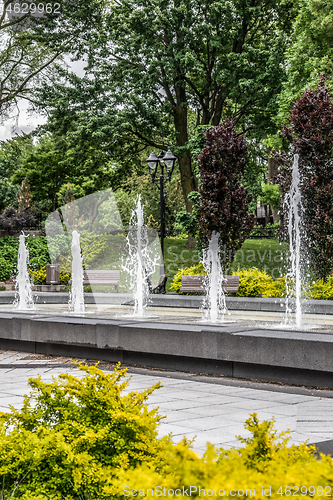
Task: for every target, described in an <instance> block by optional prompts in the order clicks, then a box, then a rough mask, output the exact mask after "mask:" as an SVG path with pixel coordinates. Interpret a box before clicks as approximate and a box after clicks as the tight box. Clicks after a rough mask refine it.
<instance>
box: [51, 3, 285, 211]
mask: <svg viewBox="0 0 333 500" xmlns="http://www.w3.org/2000/svg"><path fill="white" fill-rule="evenodd" d="M291 7H292V3H291V2H288V1H287V2H286V1H280V0H237V1H234V2H229V1H227V0H222V1H220V2H216V1H215V0H204V1H203V2H197V1H194V0H176V1H175V2H167V1H165V0H152V1H151V2H149V3H147V2H146V1H145V0H123V1H119V2H118V1H116V2H112V3H111V4H110V6H109V12H108V13H107V14H106V15H105V17H104V18H103V22H102V24H101V25H100V26H99V28H98V29H96V31H95V32H94V34H92V35H91V40H93V42H92V43H90V47H89V57H88V65H87V72H86V76H85V77H84V78H82V79H79V78H78V77H76V76H75V75H68V80H69V86H68V87H67V92H66V93H65V92H64V87H63V85H62V84H61V85H59V86H58V89H57V92H55V88H54V86H52V87H50V88H49V89H47V88H46V89H44V92H43V93H42V95H41V103H42V106H43V108H44V107H46V109H47V110H48V111H49V113H50V114H51V123H50V126H51V128H50V130H52V131H54V130H55V129H57V128H58V129H59V128H62V129H63V127H64V123H65V124H67V126H68V128H67V130H65V131H64V133H67V132H68V131H71V127H72V125H73V123H74V122H75V130H74V134H73V137H77V136H78V135H84V136H91V137H92V138H93V139H95V140H97V141H101V142H103V141H104V142H107V143H108V144H109V148H110V151H111V154H112V155H113V158H119V157H121V158H123V155H124V154H127V155H130V154H131V151H134V154H137V152H138V151H140V150H142V149H144V148H146V147H150V148H157V149H164V150H165V148H166V147H167V146H168V145H172V146H174V147H175V148H174V151H175V153H176V154H177V155H178V158H179V167H180V175H181V183H182V191H183V196H184V201H185V204H186V207H187V210H189V211H190V210H191V205H192V204H191V202H190V201H189V200H188V194H189V193H190V192H191V191H193V190H195V189H196V188H197V181H196V178H195V175H194V172H193V169H192V165H191V157H190V151H189V148H188V140H189V136H190V124H189V116H190V114H191V113H195V114H196V124H197V125H208V124H211V125H213V126H216V125H218V124H220V123H221V120H223V119H224V118H225V117H226V116H231V115H232V116H233V117H234V120H235V121H236V122H237V123H238V124H240V125H242V127H243V128H244V130H254V129H255V130H256V132H257V134H259V135H260V136H261V137H262V136H263V135H264V129H265V130H266V129H267V128H268V129H269V128H270V127H272V126H273V125H272V122H271V115H272V113H273V111H274V112H275V107H276V96H277V94H278V93H279V92H280V89H281V81H282V80H283V75H284V71H283V66H282V64H283V58H284V48H285V45H286V40H287V33H288V30H289V29H290V21H291V13H292V9H291ZM94 36H95V39H94ZM266 131H267V130H266Z"/></svg>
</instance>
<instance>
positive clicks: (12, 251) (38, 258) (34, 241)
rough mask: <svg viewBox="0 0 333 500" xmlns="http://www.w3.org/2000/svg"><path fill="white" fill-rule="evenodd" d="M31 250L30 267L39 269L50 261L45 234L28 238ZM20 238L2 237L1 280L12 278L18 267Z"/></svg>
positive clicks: (0, 251) (0, 246)
mask: <svg viewBox="0 0 333 500" xmlns="http://www.w3.org/2000/svg"><path fill="white" fill-rule="evenodd" d="M26 243H27V248H28V250H29V268H30V269H31V270H33V271H38V269H40V268H41V267H43V266H45V265H46V264H49V263H50V256H49V252H48V248H47V242H46V238H45V236H38V237H37V238H26ZM18 247H19V240H18V238H16V237H14V236H5V237H3V238H0V281H4V280H7V279H9V278H11V277H12V276H13V275H14V274H15V272H16V269H17V254H18Z"/></svg>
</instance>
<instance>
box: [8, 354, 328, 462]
mask: <svg viewBox="0 0 333 500" xmlns="http://www.w3.org/2000/svg"><path fill="white" fill-rule="evenodd" d="M28 356H29V355H28V354H27V353H15V352H10V351H8V352H6V353H5V352H0V377H1V382H2V385H1V386H0V411H7V410H8V404H13V406H15V407H17V408H19V407H20V406H21V404H22V401H23V398H22V396H23V395H24V394H26V393H28V392H29V391H30V387H29V385H28V383H27V382H28V379H29V378H30V377H32V378H36V377H37V376H38V375H41V377H42V380H43V381H45V382H51V381H52V377H57V376H59V375H60V374H62V373H69V374H72V375H74V376H76V377H79V378H80V377H84V376H85V373H84V372H82V371H80V370H78V369H77V368H75V367H73V366H72V365H68V367H67V366H64V367H52V365H51V362H49V361H48V360H47V359H40V360H37V359H33V358H32V359H29V358H28V359H26V360H23V358H24V357H28ZM19 360H21V361H20V362H21V363H23V362H24V363H25V364H26V365H29V363H30V362H33V363H37V361H39V362H41V363H43V366H41V367H38V368H30V367H29V366H27V367H25V368H20V367H17V368H15V365H16V364H18V361H19ZM61 362H64V358H62V359H61ZM1 363H5V364H6V365H7V364H9V363H12V364H13V368H3V369H1ZM45 364H48V366H44V365H45ZM110 371H111V369H110ZM129 376H131V377H132V378H131V381H130V386H129V388H127V389H126V391H125V392H126V393H128V392H129V391H133V390H135V391H141V390H143V389H146V388H148V387H151V386H152V385H154V384H156V383H157V382H159V381H160V382H161V384H162V386H163V387H162V388H161V389H159V390H157V391H156V392H154V393H153V394H152V395H151V396H150V398H149V408H151V409H152V408H156V407H159V413H160V414H161V415H163V414H165V415H166V417H167V418H165V419H162V421H161V424H160V427H159V429H160V430H159V435H165V434H168V433H170V432H172V433H173V436H174V440H175V441H179V440H181V439H182V437H183V436H186V437H187V438H188V439H192V438H193V437H194V436H197V437H196V439H195V442H194V449H195V450H196V451H198V452H199V453H201V454H202V453H203V452H204V451H205V447H206V442H207V441H210V442H213V443H214V444H216V445H217V446H218V447H221V446H223V447H225V448H226V449H227V448H230V447H232V446H236V447H239V446H242V443H241V442H240V441H238V440H237V439H236V437H235V436H236V435H242V436H244V437H246V436H249V435H250V434H249V432H248V431H247V430H246V429H244V423H245V420H246V419H247V418H248V417H249V414H250V413H257V415H258V417H259V419H260V420H263V419H265V420H270V419H271V418H272V417H274V418H275V419H276V423H275V428H276V429H277V431H278V432H280V431H283V430H286V429H288V428H289V429H290V431H291V440H290V443H295V444H299V443H301V442H304V441H306V440H308V441H309V442H321V441H325V440H328V439H332V438H333V411H332V410H333V399H331V398H330V399H328V398H320V397H317V396H310V395H309V396H307V395H302V394H292V393H290V392H288V393H285V392H281V391H273V390H260V389H258V388H250V387H234V386H228V385H224V384H223V385H222V384H215V383H206V382H200V381H194V380H190V379H188V378H187V377H188V375H187V376H186V378H185V379H181V378H172V377H169V376H168V377H161V376H159V375H151V374H150V373H149V372H147V374H146V375H145V374H142V373H131V374H129ZM178 376H180V375H178ZM249 386H250V383H249ZM267 387H269V385H268V384H267Z"/></svg>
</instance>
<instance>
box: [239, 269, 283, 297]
mask: <svg viewBox="0 0 333 500" xmlns="http://www.w3.org/2000/svg"><path fill="white" fill-rule="evenodd" d="M233 274H234V275H237V274H238V275H239V289H238V292H237V296H238V297H259V295H261V294H263V293H264V292H265V290H266V289H268V288H269V287H272V286H273V284H274V280H273V278H272V276H270V275H269V274H267V273H266V272H265V271H259V269H257V268H256V267H252V268H251V269H242V270H238V271H236V272H234V273H233Z"/></svg>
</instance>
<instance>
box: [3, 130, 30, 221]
mask: <svg viewBox="0 0 333 500" xmlns="http://www.w3.org/2000/svg"><path fill="white" fill-rule="evenodd" d="M31 147H32V139H31V137H29V136H28V135H26V134H23V135H21V136H16V137H14V138H13V139H10V140H8V141H2V142H1V143H0V211H1V210H4V209H5V208H6V207H8V206H13V207H17V206H18V199H17V197H18V193H19V188H18V186H17V185H15V184H14V183H13V182H12V180H11V177H12V175H13V174H14V172H16V171H17V170H19V169H20V168H21V165H22V155H23V154H24V152H25V151H27V150H28V149H30V148H31Z"/></svg>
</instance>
